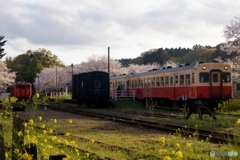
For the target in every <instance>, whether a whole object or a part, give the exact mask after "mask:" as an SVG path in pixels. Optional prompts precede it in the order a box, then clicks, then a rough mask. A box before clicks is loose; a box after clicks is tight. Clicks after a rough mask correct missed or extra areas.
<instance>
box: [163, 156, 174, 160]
mask: <svg viewBox="0 0 240 160" xmlns="http://www.w3.org/2000/svg"><path fill="white" fill-rule="evenodd" d="M163 160H172V158H171V157H170V156H165V157H163Z"/></svg>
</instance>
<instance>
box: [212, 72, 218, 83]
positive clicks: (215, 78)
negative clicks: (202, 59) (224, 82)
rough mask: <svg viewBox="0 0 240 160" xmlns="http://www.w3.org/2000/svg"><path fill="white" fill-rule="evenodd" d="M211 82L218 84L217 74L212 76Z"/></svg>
mask: <svg viewBox="0 0 240 160" xmlns="http://www.w3.org/2000/svg"><path fill="white" fill-rule="evenodd" d="M212 81H213V82H218V74H216V73H214V74H213V75H212Z"/></svg>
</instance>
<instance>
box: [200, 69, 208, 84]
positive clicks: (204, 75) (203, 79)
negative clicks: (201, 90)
mask: <svg viewBox="0 0 240 160" xmlns="http://www.w3.org/2000/svg"><path fill="white" fill-rule="evenodd" d="M199 82H201V83H206V82H209V73H208V72H200V73H199Z"/></svg>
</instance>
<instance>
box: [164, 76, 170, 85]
mask: <svg viewBox="0 0 240 160" xmlns="http://www.w3.org/2000/svg"><path fill="white" fill-rule="evenodd" d="M165 86H166V87H167V86H169V76H165Z"/></svg>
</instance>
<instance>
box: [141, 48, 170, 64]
mask: <svg viewBox="0 0 240 160" xmlns="http://www.w3.org/2000/svg"><path fill="white" fill-rule="evenodd" d="M141 57H143V64H152V63H159V64H164V63H165V62H166V61H168V60H169V58H170V57H169V56H168V55H167V53H166V51H165V50H164V49H163V48H159V49H154V50H149V51H147V52H144V53H142V54H141Z"/></svg>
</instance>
